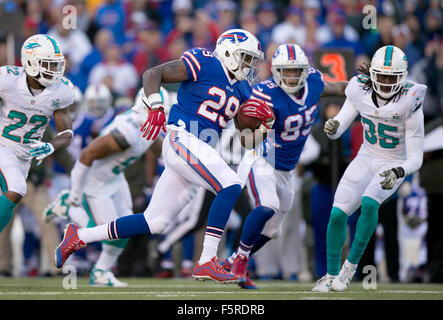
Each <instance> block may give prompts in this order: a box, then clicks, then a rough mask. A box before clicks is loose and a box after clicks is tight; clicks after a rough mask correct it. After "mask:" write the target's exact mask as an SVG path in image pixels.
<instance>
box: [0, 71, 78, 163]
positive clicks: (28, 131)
mask: <svg viewBox="0 0 443 320" xmlns="http://www.w3.org/2000/svg"><path fill="white" fill-rule="evenodd" d="M0 97H1V99H2V100H3V102H4V105H3V108H2V110H1V118H0V119H1V120H0V144H1V145H3V146H5V147H6V148H8V149H10V150H11V151H12V152H14V154H15V155H16V156H17V158H19V159H21V160H23V161H30V160H31V159H32V157H31V155H30V154H29V150H30V149H31V148H30V140H31V139H36V140H41V138H42V136H43V133H44V131H45V129H46V126H47V125H48V123H49V121H50V120H51V119H52V115H53V113H54V111H56V110H59V109H63V108H66V107H69V106H70V105H71V104H72V103H73V102H74V90H73V85H72V83H71V82H70V81H69V80H67V79H66V78H62V79H61V81H59V82H57V83H54V84H52V85H51V86H49V87H47V88H45V89H44V90H43V91H42V92H41V93H39V94H37V95H35V96H34V95H33V94H32V93H31V91H30V89H29V87H28V85H27V83H26V72H25V70H24V69H23V68H22V67H14V66H3V67H0Z"/></svg>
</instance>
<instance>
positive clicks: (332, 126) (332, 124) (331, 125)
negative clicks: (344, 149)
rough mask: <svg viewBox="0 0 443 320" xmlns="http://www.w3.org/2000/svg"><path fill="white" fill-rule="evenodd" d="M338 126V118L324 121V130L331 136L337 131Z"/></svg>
mask: <svg viewBox="0 0 443 320" xmlns="http://www.w3.org/2000/svg"><path fill="white" fill-rule="evenodd" d="M339 126H340V122H339V121H338V120H334V119H329V120H328V121H326V123H325V127H324V131H325V133H326V134H329V135H330V136H332V135H334V134H335V133H336V132H337V129H338V127H339Z"/></svg>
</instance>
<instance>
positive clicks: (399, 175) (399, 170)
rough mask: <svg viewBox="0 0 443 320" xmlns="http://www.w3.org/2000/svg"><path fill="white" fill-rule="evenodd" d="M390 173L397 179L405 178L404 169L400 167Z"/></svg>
mask: <svg viewBox="0 0 443 320" xmlns="http://www.w3.org/2000/svg"><path fill="white" fill-rule="evenodd" d="M392 171H394V173H395V174H396V175H397V178H403V177H404V176H405V169H403V168H402V167H397V168H392Z"/></svg>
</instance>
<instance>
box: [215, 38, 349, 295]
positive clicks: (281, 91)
mask: <svg viewBox="0 0 443 320" xmlns="http://www.w3.org/2000/svg"><path fill="white" fill-rule="evenodd" d="M271 71H272V77H271V78H269V79H267V80H264V81H262V82H260V83H259V84H257V85H255V86H254V87H253V88H252V95H251V98H253V99H257V100H262V101H264V102H265V103H266V104H267V105H268V106H269V107H271V108H272V109H273V111H274V115H275V122H274V125H273V127H272V129H273V130H274V133H273V134H274V137H273V138H274V141H273V147H272V146H271V149H269V150H268V155H267V156H260V157H258V158H257V159H256V160H255V161H254V162H253V164H252V167H248V166H246V167H244V166H243V165H240V169H239V170H240V171H242V172H239V174H240V176H247V188H248V191H249V194H250V196H251V198H252V199H253V200H254V203H255V209H253V210H252V211H251V212H250V213H249V214H248V216H247V217H246V220H245V223H244V225H243V229H242V235H241V239H240V245H239V247H238V248H237V250H236V251H235V252H234V253H233V254H232V255H231V256H230V257H229V258H228V259H226V260H225V261H224V263H223V265H224V267H225V268H226V269H228V270H231V271H232V272H233V273H234V274H236V275H238V276H239V277H240V282H239V285H240V286H241V287H242V288H245V289H256V288H257V286H256V285H255V284H254V283H253V282H252V281H251V279H250V278H249V277H248V275H247V267H248V259H249V255H250V254H251V253H253V252H256V251H257V250H259V249H260V248H261V247H262V246H263V245H264V244H265V243H266V242H268V241H269V240H271V239H272V238H276V237H278V235H279V229H280V224H281V222H282V219H283V217H284V216H285V214H286V213H287V212H288V211H289V210H290V209H291V206H292V203H293V200H294V189H295V187H294V168H295V166H296V164H297V162H298V161H299V158H300V154H301V152H302V150H303V147H304V145H305V142H306V140H307V139H308V136H309V133H310V132H311V126H312V124H313V123H314V121H315V120H316V118H317V114H318V107H317V103H318V100H319V99H320V97H321V96H325V95H337V96H340V95H343V96H344V90H345V88H346V85H347V83H348V82H347V81H340V82H328V81H324V80H323V76H322V74H321V73H320V71H318V70H317V69H315V68H313V67H311V66H310V64H309V61H308V58H307V57H306V55H305V53H304V51H303V50H302V49H301V48H300V47H299V46H298V45H295V44H282V45H280V46H279V47H278V48H277V49H276V51H275V53H274V55H273V57H272V65H271ZM245 159H246V157H245V158H244V159H243V160H245Z"/></svg>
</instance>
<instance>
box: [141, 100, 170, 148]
mask: <svg viewBox="0 0 443 320" xmlns="http://www.w3.org/2000/svg"><path fill="white" fill-rule="evenodd" d="M160 129H162V130H163V131H164V132H166V117H165V111H164V110H163V107H159V108H156V109H151V111H150V112H149V114H148V119H146V122H145V124H144V125H143V127H142V128H141V130H140V131H141V132H143V138H145V137H146V140H149V139H152V140H155V138H157V135H158V134H159V132H160Z"/></svg>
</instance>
